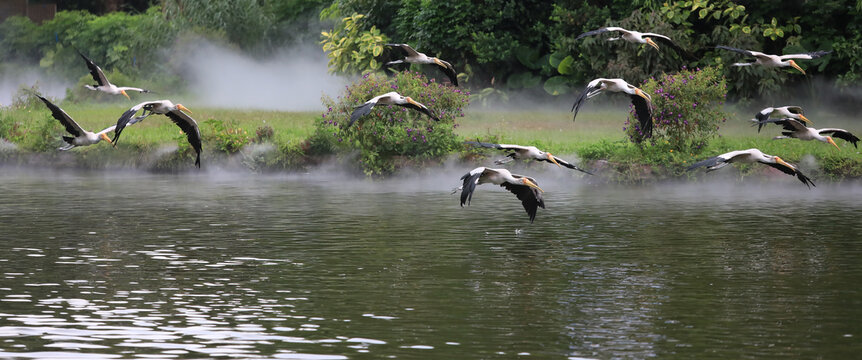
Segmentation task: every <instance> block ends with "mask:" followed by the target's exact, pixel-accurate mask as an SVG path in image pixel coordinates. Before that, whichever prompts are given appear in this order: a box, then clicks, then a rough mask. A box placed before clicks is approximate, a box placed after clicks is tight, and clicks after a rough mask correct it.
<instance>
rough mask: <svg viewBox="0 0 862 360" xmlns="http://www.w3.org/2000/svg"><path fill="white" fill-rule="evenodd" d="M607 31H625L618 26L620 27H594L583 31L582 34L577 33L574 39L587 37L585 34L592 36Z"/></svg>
mask: <svg viewBox="0 0 862 360" xmlns="http://www.w3.org/2000/svg"><path fill="white" fill-rule="evenodd" d="M608 31H625V29H623V28H620V27H603V28H600V29H596V30H592V31H587V32H585V33H583V34H580V35H578V37H576V38H575V41H578V40H580V39H582V38H585V37H587V36H593V35H598V34H602V33H606V32H608Z"/></svg>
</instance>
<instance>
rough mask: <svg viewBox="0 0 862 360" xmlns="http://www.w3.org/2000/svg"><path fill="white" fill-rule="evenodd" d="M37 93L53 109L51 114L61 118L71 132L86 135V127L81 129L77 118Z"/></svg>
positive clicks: (76, 135) (76, 134)
mask: <svg viewBox="0 0 862 360" xmlns="http://www.w3.org/2000/svg"><path fill="white" fill-rule="evenodd" d="M35 95H36V96H37V97H39V99H40V100H42V102H43V103H45V105H46V106H48V109H50V110H51V116H53V117H54V118H55V119H57V120H59V121H60V123H61V124H63V126H65V127H66V131H67V132H69V134H72V135H75V137H78V136H81V135H84V129H81V125H78V123H76V122H75V120H73V119H72V117H71V116H69V114H66V112H65V111H63V109H61V108H60V107H59V106H57V105H54V104H53V103H51V102H50V101H48V99H46V98H44V97H42V96H41V95H39V94H35Z"/></svg>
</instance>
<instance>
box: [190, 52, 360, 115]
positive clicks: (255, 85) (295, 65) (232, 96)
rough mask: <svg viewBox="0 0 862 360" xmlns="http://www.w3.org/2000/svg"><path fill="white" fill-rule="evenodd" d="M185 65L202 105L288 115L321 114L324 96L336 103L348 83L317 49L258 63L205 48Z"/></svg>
mask: <svg viewBox="0 0 862 360" xmlns="http://www.w3.org/2000/svg"><path fill="white" fill-rule="evenodd" d="M185 54H186V55H185V56H184V57H183V58H182V59H180V61H179V64H180V68H181V69H182V71H181V73H182V76H183V77H185V78H186V79H187V80H188V87H189V90H190V91H191V93H192V94H193V95H194V96H195V97H196V100H197V101H198V102H199V103H198V105H204V106H211V107H222V108H252V109H264V110H285V111H316V110H319V109H321V107H322V105H321V103H320V98H321V95H323V94H328V95H329V96H332V97H335V96H336V95H337V94H338V92H339V91H341V89H343V87H344V86H345V85H346V84H347V79H345V78H342V77H337V76H334V75H331V74H329V73H328V72H327V58H326V55H325V54H324V53H323V51H322V50H321V49H320V47H319V46H317V45H300V46H296V47H291V48H286V49H281V50H279V51H276V52H275V53H274V55H272V56H268V57H266V58H261V59H256V58H253V57H252V56H251V55H248V54H245V53H242V52H240V51H238V50H236V49H229V48H225V47H222V46H219V45H215V44H211V43H208V42H200V43H199V44H198V45H195V47H194V48H193V49H191V50H189V51H186V52H185Z"/></svg>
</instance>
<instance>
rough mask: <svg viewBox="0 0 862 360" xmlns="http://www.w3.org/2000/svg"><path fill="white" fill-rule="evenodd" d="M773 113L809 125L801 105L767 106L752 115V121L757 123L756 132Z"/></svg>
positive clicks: (809, 121)
mask: <svg viewBox="0 0 862 360" xmlns="http://www.w3.org/2000/svg"><path fill="white" fill-rule="evenodd" d="M773 115H775V116H776V117H781V118H791V119H796V120H802V121H804V122H806V123H808V125H811V120H808V118H807V117H805V115H803V114H802V107H801V106H782V107H768V108H766V109H763V110H760V112H759V113H757V114H756V115H754V119H753V120H752V121H754V122H755V123H756V124H755V125H757V132H760V129H761V128H762V127H763V125H764V124H766V123H765V121H766V120H769V118H770V117H771V116H773Z"/></svg>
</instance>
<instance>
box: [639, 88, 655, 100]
mask: <svg viewBox="0 0 862 360" xmlns="http://www.w3.org/2000/svg"><path fill="white" fill-rule="evenodd" d="M635 94H637V95H638V96H640V97H642V98H644V99H645V100H646V101H650V102H651V101H652V98H650V97H649V95H647V94H646V93H645V92H643V90H641V89H638V88H635Z"/></svg>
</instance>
